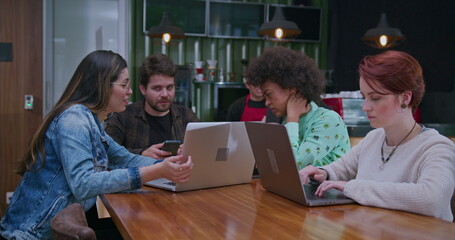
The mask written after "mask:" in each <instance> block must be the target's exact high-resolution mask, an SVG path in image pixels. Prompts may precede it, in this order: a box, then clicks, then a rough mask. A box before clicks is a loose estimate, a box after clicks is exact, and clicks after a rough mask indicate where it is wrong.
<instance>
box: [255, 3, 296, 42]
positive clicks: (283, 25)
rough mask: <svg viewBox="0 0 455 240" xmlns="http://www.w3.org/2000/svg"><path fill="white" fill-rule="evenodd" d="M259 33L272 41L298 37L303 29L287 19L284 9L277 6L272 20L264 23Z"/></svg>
mask: <svg viewBox="0 0 455 240" xmlns="http://www.w3.org/2000/svg"><path fill="white" fill-rule="evenodd" d="M258 33H259V34H260V35H262V36H266V38H267V39H269V40H271V41H286V40H289V39H290V38H293V37H296V36H297V35H299V34H300V33H301V31H300V29H299V27H298V26H297V24H295V23H294V22H291V21H287V20H286V18H285V17H284V13H283V9H282V8H281V7H280V6H277V7H276V8H275V14H274V16H273V18H272V21H270V22H265V23H263V24H262V25H261V27H260V28H259V31H258Z"/></svg>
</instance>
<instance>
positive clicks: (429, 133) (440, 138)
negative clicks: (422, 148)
mask: <svg viewBox="0 0 455 240" xmlns="http://www.w3.org/2000/svg"><path fill="white" fill-rule="evenodd" d="M420 135H421V137H420V138H419V139H420V140H421V141H423V142H424V143H426V144H428V145H434V144H438V143H440V144H447V145H448V146H450V147H452V148H455V143H454V142H453V141H452V140H451V139H449V138H448V137H446V136H444V135H442V134H440V133H439V132H438V131H437V130H436V129H433V128H425V129H424V131H423V132H422V133H420Z"/></svg>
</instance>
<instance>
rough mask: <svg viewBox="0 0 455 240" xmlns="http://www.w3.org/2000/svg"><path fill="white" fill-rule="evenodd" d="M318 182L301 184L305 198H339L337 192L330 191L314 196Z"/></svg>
mask: <svg viewBox="0 0 455 240" xmlns="http://www.w3.org/2000/svg"><path fill="white" fill-rule="evenodd" d="M318 186H319V185H318V184H312V183H310V184H305V185H303V188H304V190H305V195H306V197H307V199H309V200H317V199H337V198H340V197H339V196H338V195H337V194H334V193H331V192H327V191H326V192H325V193H324V196H322V197H318V196H316V194H315V192H316V190H317V189H318Z"/></svg>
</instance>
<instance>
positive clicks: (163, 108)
mask: <svg viewBox="0 0 455 240" xmlns="http://www.w3.org/2000/svg"><path fill="white" fill-rule="evenodd" d="M163 100H166V101H168V102H167V103H165V104H163V103H159V101H163ZM146 102H147V104H148V105H149V106H150V107H151V108H152V109H153V110H155V111H157V112H167V111H169V109H171V105H172V99H170V98H167V99H160V100H158V101H157V102H154V101H148V100H146Z"/></svg>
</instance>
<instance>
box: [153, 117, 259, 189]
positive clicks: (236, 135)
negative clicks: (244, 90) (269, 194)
mask: <svg viewBox="0 0 455 240" xmlns="http://www.w3.org/2000/svg"><path fill="white" fill-rule="evenodd" d="M183 155H184V156H191V159H192V161H193V163H194V165H193V170H192V172H191V177H190V179H189V181H188V182H186V183H173V182H171V181H169V180H168V179H165V178H160V179H156V180H153V181H150V182H147V183H145V185H147V186H152V187H158V188H162V189H166V190H169V191H175V192H181V191H188V190H196V189H203V188H211V187H220V186H227V185H234V184H242V183H248V182H250V181H251V177H252V174H253V168H254V163H255V161H254V156H253V152H252V150H251V145H250V141H249V138H248V135H247V132H246V129H245V123H244V122H192V123H189V124H188V125H187V127H186V132H185V138H184V141H183Z"/></svg>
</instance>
